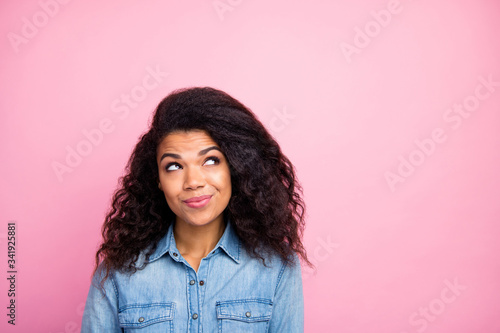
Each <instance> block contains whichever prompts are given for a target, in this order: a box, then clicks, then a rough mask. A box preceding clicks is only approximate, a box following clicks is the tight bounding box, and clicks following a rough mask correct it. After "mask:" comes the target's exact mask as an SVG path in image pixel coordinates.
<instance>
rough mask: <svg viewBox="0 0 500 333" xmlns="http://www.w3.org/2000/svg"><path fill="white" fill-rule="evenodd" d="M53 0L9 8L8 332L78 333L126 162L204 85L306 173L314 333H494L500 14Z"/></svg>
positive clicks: (4, 149)
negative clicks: (241, 109) (13, 259)
mask: <svg viewBox="0 0 500 333" xmlns="http://www.w3.org/2000/svg"><path fill="white" fill-rule="evenodd" d="M55 1H56V0H41V1H40V2H39V1H33V0H29V1H10V2H7V1H2V2H1V5H0V9H1V14H0V15H1V17H0V35H1V36H2V38H1V39H0V51H1V57H2V61H1V63H0V73H2V75H1V77H0V91H1V98H0V109H1V118H0V140H1V142H2V144H1V148H0V149H1V150H0V154H1V156H2V163H1V164H0V172H1V174H2V178H1V179H2V183H1V186H0V195H1V197H0V199H1V202H2V208H1V210H0V217H1V218H0V221H1V229H0V243H1V244H0V247H1V251H0V257H1V258H3V259H1V260H0V266H1V268H2V273H1V274H0V281H1V282H0V295H1V297H0V308H1V309H3V310H2V311H0V318H2V319H1V321H0V330H1V331H2V332H11V331H12V332H51V333H60V332H77V331H79V327H80V322H81V315H82V311H83V304H84V301H85V298H86V295H87V291H88V287H89V283H90V274H91V270H92V265H93V256H94V253H95V251H96V248H97V245H98V243H99V240H100V227H101V224H102V222H103V217H104V214H105V212H106V210H107V208H108V206H109V201H110V196H111V194H112V193H113V191H114V189H115V186H116V183H117V179H118V177H119V176H120V175H121V174H122V171H123V168H124V166H125V163H126V161H127V159H128V157H129V155H130V153H131V150H132V148H133V146H134V145H135V143H136V142H137V139H138V137H139V135H140V134H141V133H143V132H144V131H145V130H146V128H147V125H148V119H149V118H150V116H151V113H152V111H153V109H154V107H155V106H156V105H157V103H158V102H159V101H160V100H161V98H163V97H164V96H165V95H167V94H168V93H169V92H170V91H172V90H173V89H176V88H181V87H186V86H199V85H208V86H213V87H216V88H219V89H222V90H225V91H227V92H228V93H230V94H231V95H233V96H234V97H236V98H238V99H239V100H241V101H242V102H243V103H244V104H246V105H247V106H249V107H250V108H251V109H252V110H253V111H254V112H255V113H256V114H257V115H258V117H259V118H260V119H261V120H262V122H263V123H264V124H265V125H266V126H267V127H268V128H269V130H270V131H271V133H272V134H273V135H274V136H275V137H276V139H277V140H278V141H279V143H280V144H281V146H282V148H283V150H284V152H285V153H286V154H287V155H288V156H289V158H290V159H291V160H292V161H293V162H294V164H295V165H296V167H297V171H298V176H299V179H300V180H301V182H302V184H303V187H304V194H305V199H306V203H307V207H308V211H307V212H308V214H307V215H308V216H307V223H308V224H307V230H306V235H305V244H306V247H307V249H308V251H309V255H310V258H311V260H312V261H313V262H314V263H315V265H316V271H312V270H310V269H304V270H303V272H304V296H305V327H306V332H359V333H366V332H374V333H379V332H387V333H404V332H406V333H412V332H424V331H425V332H453V333H462V332H481V333H494V332H495V333H498V332H500V317H499V308H500V297H499V296H500V260H499V253H500V241H499V236H500V235H499V232H500V225H499V222H500V205H499V203H500V200H499V199H500V177H499V175H498V172H499V169H500V149H499V148H500V84H499V83H498V82H500V38H499V37H498V32H499V31H500V24H499V14H500V3H499V2H498V1H493V0H491V1H486V0H482V1H477V0H475V1H473V0H470V1H463V0H462V1H459V0H448V1H429V0H420V1H410V0H401V1H385V0H384V1H378V0H377V1H367V0H363V1H362V0H358V1H307V2H306V1H285V0H279V1H264V0H252V1H245V0H221V1H213V0H203V1H193V0H186V1H174V0H161V1H160V0H152V1H138V0H134V1H133V0H120V1H81V0H73V1H67V0H65V1H63V0H60V2H55ZM152 71H156V72H157V74H156V79H155V77H153V76H151V74H150V72H152ZM167 73H168V74H167ZM485 80H486V81H487V80H490V81H494V82H496V83H492V84H491V83H490V84H489V85H485V84H484V83H482V82H484V81H485ZM127 95H128V96H131V97H130V99H131V102H129V103H130V104H129V106H127V104H126V102H124V100H122V98H127ZM464 104H465V105H464ZM459 108H462V111H460V110H459ZM460 112H461V113H460ZM100 125H101V129H99V132H97V130H96V129H98V128H99V126H100ZM102 131H106V133H103V132H102ZM85 132H86V133H87V134H88V133H91V135H93V136H92V138H93V139H92V140H93V143H92V142H90V141H89V139H87V138H86V136H85V134H84V133H85ZM99 133H102V134H99ZM431 140H432V141H431ZM416 142H417V143H416ZM68 149H69V150H74V151H77V150H78V151H80V152H81V154H80V155H81V156H80V157H81V159H80V160H78V159H77V158H76V157H75V156H73V157H72V158H73V160H71V159H70V160H69V161H70V163H72V166H68V164H67V161H66V158H67V154H68V151H69V150H68ZM78 151H77V153H78ZM82 155H83V156H82ZM58 163H59V164H58ZM54 165H59V167H61V166H62V165H66V168H67V169H65V171H64V172H63V173H62V174H61V172H60V173H59V175H58V174H57V173H56V172H55V170H54ZM69 170H71V172H70V171H69ZM388 179H389V180H388ZM11 220H15V221H17V244H16V251H17V263H16V264H17V269H18V274H17V286H16V288H17V290H16V291H17V294H16V296H17V297H16V304H17V308H16V311H17V318H16V326H15V327H12V326H11V325H7V319H8V318H7V317H6V312H7V310H6V307H7V305H8V301H9V299H8V298H7V290H8V285H7V280H6V278H5V276H6V275H7V273H6V271H7V241H6V237H7V223H8V222H9V221H11Z"/></svg>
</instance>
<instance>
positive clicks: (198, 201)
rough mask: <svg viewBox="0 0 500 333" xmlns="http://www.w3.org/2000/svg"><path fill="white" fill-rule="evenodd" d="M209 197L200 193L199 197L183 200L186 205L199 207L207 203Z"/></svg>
mask: <svg viewBox="0 0 500 333" xmlns="http://www.w3.org/2000/svg"><path fill="white" fill-rule="evenodd" d="M211 198H212V196H211V195H202V196H199V197H192V198H189V199H186V200H183V202H184V203H185V204H186V205H187V206H188V207H191V208H201V207H203V206H205V205H206V204H208V202H209V201H210V199H211Z"/></svg>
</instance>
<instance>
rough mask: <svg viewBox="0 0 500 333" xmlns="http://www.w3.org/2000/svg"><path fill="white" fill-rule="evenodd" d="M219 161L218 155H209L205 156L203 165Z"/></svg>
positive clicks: (214, 163)
mask: <svg viewBox="0 0 500 333" xmlns="http://www.w3.org/2000/svg"><path fill="white" fill-rule="evenodd" d="M219 163H220V159H219V158H218V157H215V156H210V157H209V158H207V159H206V160H205V163H204V165H217V164H219Z"/></svg>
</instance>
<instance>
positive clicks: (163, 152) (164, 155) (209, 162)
mask: <svg viewBox="0 0 500 333" xmlns="http://www.w3.org/2000/svg"><path fill="white" fill-rule="evenodd" d="M218 149H220V147H219V146H218V145H217V144H216V143H215V142H214V141H213V139H212V138H211V137H210V136H209V135H208V133H206V132H205V131H198V130H196V131H187V132H173V133H170V134H168V135H167V136H166V137H165V138H164V139H163V140H162V142H161V143H160V144H159V145H158V148H157V154H156V155H157V164H158V178H159V186H158V187H159V188H160V190H161V191H162V192H163V193H164V195H165V199H166V201H167V204H168V206H169V207H170V209H171V210H172V211H173V212H174V214H175V215H176V220H175V224H174V237H175V242H176V245H177V248H178V249H179V252H180V254H181V255H182V256H183V257H184V259H186V261H187V262H188V263H189V264H190V265H191V266H192V267H193V269H194V270H195V271H197V270H198V267H199V265H200V261H201V260H202V259H203V258H204V257H206V256H207V254H208V253H210V251H212V250H213V249H214V247H215V245H217V242H218V241H219V239H220V237H221V236H222V234H223V233H224V229H225V224H224V216H223V211H224V209H225V208H226V207H227V205H228V203H229V199H230V198H231V174H230V171H229V164H228V162H227V160H226V158H225V156H224V154H223V153H222V152H221V151H220V150H218ZM202 195H210V196H211V197H210V200H209V201H208V203H207V204H206V205H205V206H203V207H198V208H193V207H189V206H188V205H187V204H186V203H185V202H184V201H185V200H186V199H189V198H193V197H198V196H202Z"/></svg>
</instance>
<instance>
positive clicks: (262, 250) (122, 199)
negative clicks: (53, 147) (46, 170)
mask: <svg viewBox="0 0 500 333" xmlns="http://www.w3.org/2000/svg"><path fill="white" fill-rule="evenodd" d="M190 130H204V131H206V132H207V133H208V134H209V135H210V136H211V137H212V139H213V140H214V141H215V142H216V143H217V144H218V145H219V147H220V148H221V150H222V152H223V153H224V155H225V156H226V158H227V161H228V164H229V168H230V173H231V186H232V195H231V198H230V200H229V204H228V206H227V207H226V209H225V210H224V219H230V220H231V222H232V223H233V225H234V227H235V231H236V234H237V235H238V236H239V238H240V239H241V241H242V243H243V245H244V248H245V249H246V251H247V252H248V253H249V255H251V256H253V257H256V258H259V259H261V260H262V261H263V264H264V265H265V257H266V255H269V254H271V253H275V254H277V255H279V256H280V257H281V258H282V259H283V260H284V261H285V262H287V263H292V256H291V255H292V254H293V252H295V253H297V254H298V255H299V256H300V257H301V259H302V260H303V261H304V262H306V263H307V264H308V265H310V266H312V264H311V263H310V261H309V260H308V258H307V254H306V250H305V248H304V246H303V244H302V241H301V238H302V235H303V231H304V213H305V204H304V201H303V200H302V197H301V194H302V188H301V186H300V185H299V183H298V181H297V179H296V176H295V172H294V167H293V165H292V163H291V162H290V160H289V159H288V158H287V157H286V156H285V155H284V154H283V153H282V152H281V149H280V147H279V145H278V143H277V142H276V141H275V140H274V139H273V137H272V136H271V135H270V134H269V133H268V131H267V130H266V129H265V128H264V126H263V125H262V123H261V122H260V121H259V120H258V119H257V118H256V116H255V115H254V114H253V113H252V112H251V111H250V110H249V109H248V108H247V107H245V106H244V105H243V104H241V103H240V102H239V101H237V100H236V99H234V98H233V97H231V96H229V95H228V94H226V93H225V92H223V91H220V90H216V89H213V88H209V87H203V88H189V89H181V90H177V91H174V92H173V93H171V94H170V95H168V96H167V97H166V98H165V99H163V101H161V102H160V104H159V105H158V107H157V109H156V111H155V114H154V116H153V120H152V122H151V126H150V129H149V131H148V132H147V133H145V134H144V135H142V137H141V138H140V140H139V142H138V143H137V145H136V147H135V149H134V151H133V153H132V155H131V156H130V159H129V161H128V163H127V166H126V169H125V171H126V174H125V175H124V176H123V177H121V178H120V181H119V186H118V189H117V190H116V192H115V194H114V195H113V200H112V205H111V208H110V210H109V211H108V212H107V215H106V218H105V222H104V225H103V227H102V236H103V242H102V244H101V245H100V247H99V250H98V251H97V253H96V256H95V268H94V273H95V272H96V270H97V269H98V267H99V265H100V264H101V265H102V268H103V269H104V270H105V273H106V274H105V277H104V280H105V279H106V278H107V277H108V276H109V273H110V271H111V270H121V271H126V272H131V273H133V272H135V271H136V270H137V269H142V268H144V267H145V265H146V264H147V260H148V258H149V256H150V255H151V254H152V253H153V252H154V251H155V249H156V246H157V244H158V241H159V240H160V239H161V238H162V237H163V236H164V235H165V234H166V232H167V231H168V228H169V226H170V224H171V223H173V221H174V220H175V215H174V213H173V212H172V211H171V210H170V208H169V206H168V205H167V202H166V200H165V196H164V194H163V192H162V191H160V190H158V166H157V159H156V154H157V151H156V149H157V146H158V144H159V143H160V142H161V141H162V139H163V138H165V136H167V135H168V134H169V133H172V132H175V131H190ZM141 253H143V254H144V255H145V258H146V260H145V261H144V264H143V265H142V266H141V267H136V262H137V259H138V258H139V256H140V254H141Z"/></svg>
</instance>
